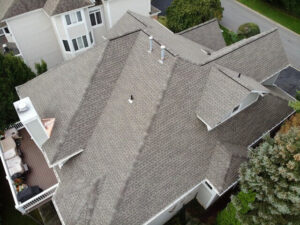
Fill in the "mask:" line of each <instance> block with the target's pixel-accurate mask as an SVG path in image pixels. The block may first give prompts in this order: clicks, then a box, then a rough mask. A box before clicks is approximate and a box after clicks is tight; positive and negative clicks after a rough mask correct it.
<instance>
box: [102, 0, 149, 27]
mask: <svg viewBox="0 0 300 225" xmlns="http://www.w3.org/2000/svg"><path fill="white" fill-rule="evenodd" d="M104 2H105V1H104ZM106 4H107V3H106ZM107 8H109V12H107V17H109V16H110V21H111V24H110V28H111V26H113V25H115V24H116V22H117V21H118V20H119V19H120V18H121V17H122V16H123V15H124V14H125V13H126V12H127V11H128V10H131V11H133V12H135V13H138V14H141V15H143V16H149V13H150V11H151V3H150V0H126V1H124V0H111V1H108V7H107ZM105 10H107V9H105ZM108 19H109V18H108Z"/></svg>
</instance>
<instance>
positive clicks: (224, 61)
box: [0, 12, 293, 225]
mask: <svg viewBox="0 0 300 225" xmlns="http://www.w3.org/2000/svg"><path fill="white" fill-rule="evenodd" d="M106 37H107V40H105V41H103V42H101V43H99V44H98V45H97V46H95V48H93V49H91V50H89V51H87V52H85V53H84V54H81V55H80V56H78V57H75V58H74V59H72V60H70V61H67V62H65V63H64V64H62V65H60V66H58V67H56V68H54V69H52V70H50V71H48V72H46V73H45V74H44V75H43V76H38V77H36V78H35V79H33V80H31V81H29V82H27V83H25V84H23V85H21V86H19V87H17V88H16V89H17V92H18V95H19V97H20V100H19V101H17V102H15V103H14V105H15V107H16V110H17V113H18V115H19V117H20V120H21V122H22V124H23V125H24V127H25V128H26V130H24V129H23V132H25V133H26V132H28V133H29V134H30V135H31V138H32V139H33V141H34V142H35V146H37V147H38V148H39V149H40V150H41V151H40V154H41V153H42V155H44V157H45V159H44V161H45V163H46V162H47V166H48V167H49V168H48V170H51V171H52V172H51V173H53V172H54V174H55V175H56V181H52V182H49V183H50V184H51V185H53V186H51V188H50V189H46V190H44V192H42V193H41V194H39V195H37V196H36V197H33V198H32V199H29V200H27V201H26V202H24V203H20V202H19V201H18V200H16V197H15V196H16V192H15V190H14V188H13V185H12V181H11V179H10V178H9V174H7V177H8V181H9V183H10V185H11V188H12V192H13V196H14V198H15V201H16V208H17V209H18V210H20V211H21V212H22V213H26V212H28V211H30V210H32V209H34V208H35V207H37V206H38V205H40V204H42V203H43V202H44V201H46V200H49V198H51V197H52V196H53V197H52V200H53V202H54V205H55V207H56V210H57V213H58V215H59V217H60V219H61V222H62V223H63V224H66V225H74V224H80V225H81V224H91V225H92V224H93V225H98V224H112V225H115V224H129V225H138V224H147V225H155V224H163V223H165V222H166V221H167V220H168V219H170V218H171V217H172V216H174V215H175V214H176V213H177V212H178V211H179V210H180V209H181V208H182V206H183V205H184V204H187V203H188V202H189V201H191V200H192V199H194V198H197V200H198V201H199V203H200V204H201V205H202V206H203V207H204V208H208V207H209V206H211V205H212V204H213V202H214V201H216V200H217V199H218V198H219V197H220V196H222V195H223V194H224V193H226V192H227V191H228V190H229V189H230V188H231V187H233V186H234V185H235V184H236V182H237V179H238V168H239V165H240V164H241V163H242V162H244V161H246V160H247V151H248V148H249V146H251V145H252V144H253V143H255V142H256V140H258V139H259V138H261V136H262V134H264V133H265V132H267V131H268V130H270V129H272V128H273V127H274V126H276V125H277V124H278V123H280V122H281V121H283V120H284V119H285V118H287V117H288V116H289V115H290V114H291V113H293V111H292V109H291V108H289V107H288V100H290V99H292V98H291V97H290V96H289V95H287V94H286V93H285V92H284V91H282V90H281V89H280V88H278V87H277V86H276V85H275V81H276V77H277V74H278V73H280V71H282V70H283V69H284V68H286V67H288V66H289V62H288V60H287V57H286V55H285V53H284V50H283V47H282V45H281V41H280V37H279V34H278V31H277V30H276V29H273V30H270V31H268V32H264V33H261V34H259V35H256V36H254V37H251V38H248V39H245V40H242V41H240V42H238V43H235V44H233V45H231V46H228V47H226V46H225V43H224V40H223V38H222V34H221V31H220V29H219V26H218V22H217V21H216V20H211V21H209V22H207V23H205V24H202V25H199V26H196V27H194V28H191V29H189V30H187V31H184V32H182V33H180V34H174V33H172V32H171V31H169V30H168V29H167V28H165V27H163V26H162V25H161V24H159V23H158V22H157V21H155V20H153V19H151V18H149V17H144V16H141V15H138V14H136V13H133V12H128V13H126V14H125V15H124V16H123V17H122V18H121V19H120V21H119V22H118V23H116V25H115V26H114V27H113V28H112V29H111V30H110V32H109V33H108V34H107V35H106ZM199 37H201V38H199ZM163 45H165V46H163ZM40 118H55V124H54V127H53V130H52V134H51V135H50V134H49V132H47V129H49V126H46V127H45V126H44V125H43V121H44V120H41V119H40ZM0 153H1V154H0V155H1V158H2V160H3V154H2V152H1V151H0ZM25 156H26V155H25ZM34 162H35V161H34V160H32V163H34ZM3 163H4V168H6V171H7V165H6V163H5V161H4V160H3ZM45 163H44V164H45ZM44 164H43V165H44ZM29 166H30V165H29ZM45 170H46V169H45ZM48 170H47V171H48ZM33 171H35V172H36V173H38V172H40V171H41V170H39V169H38V168H36V169H33ZM40 174H43V171H42V172H41V173H40ZM28 176H29V177H30V176H31V177H32V176H33V175H32V174H31V173H29V174H28ZM41 179H42V178H41ZM43 179H44V181H43V182H41V184H44V183H45V182H46V181H47V180H48V179H47V177H43ZM45 180H46V181H45ZM35 182H36V184H37V183H38V182H39V180H38V179H36V180H35ZM50 184H49V185H48V186H46V188H47V187H49V186H50ZM43 189H45V188H43ZM54 192H55V193H54Z"/></svg>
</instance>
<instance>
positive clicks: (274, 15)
mask: <svg viewBox="0 0 300 225" xmlns="http://www.w3.org/2000/svg"><path fill="white" fill-rule="evenodd" d="M237 1H239V2H241V3H243V4H244V5H246V6H248V7H249V8H251V9H253V10H255V11H257V12H259V13H261V14H262V15H264V16H266V17H269V18H270V19H272V20H274V21H276V22H277V23H279V24H281V25H282V26H285V27H286V28H288V29H290V30H292V31H294V32H296V33H298V34H300V18H297V17H294V16H291V15H289V14H288V13H286V12H285V11H283V10H281V9H278V8H276V7H274V6H272V5H271V4H269V3H266V2H264V1H262V0H237Z"/></svg>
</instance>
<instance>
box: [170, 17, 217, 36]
mask: <svg viewBox="0 0 300 225" xmlns="http://www.w3.org/2000/svg"><path fill="white" fill-rule="evenodd" d="M215 21H217V19H216V18H213V19H211V20H208V21H206V22H204V23H200V24H198V25H195V26H193V27H190V28H187V29H185V30H183V31H180V32H178V33H175V34H179V35H182V34H184V33H186V32H188V31H191V30H194V29H197V28H198V27H202V26H205V25H207V24H210V23H212V22H215Z"/></svg>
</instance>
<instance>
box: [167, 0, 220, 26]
mask: <svg viewBox="0 0 300 225" xmlns="http://www.w3.org/2000/svg"><path fill="white" fill-rule="evenodd" d="M223 10H224V9H223V8H222V6H221V2H220V0H174V1H173V2H172V3H171V5H170V7H169V8H168V9H167V14H166V15H167V27H168V28H169V29H171V30H172V31H173V32H180V31H182V30H185V29H187V28H189V27H192V26H196V25H198V24H200V23H203V22H205V21H207V20H210V19H213V18H217V19H218V20H221V19H222V14H223Z"/></svg>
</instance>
